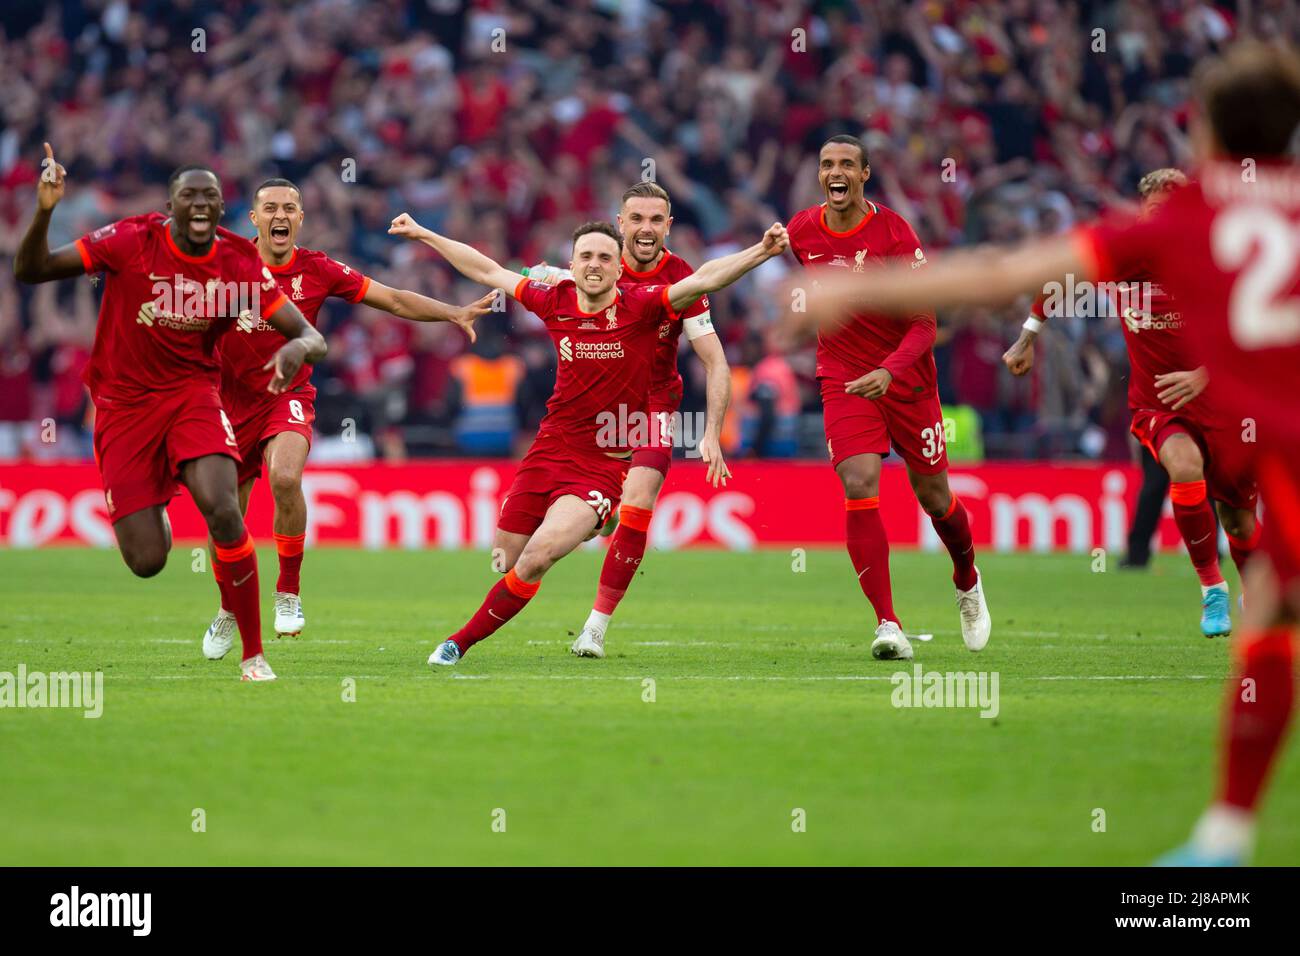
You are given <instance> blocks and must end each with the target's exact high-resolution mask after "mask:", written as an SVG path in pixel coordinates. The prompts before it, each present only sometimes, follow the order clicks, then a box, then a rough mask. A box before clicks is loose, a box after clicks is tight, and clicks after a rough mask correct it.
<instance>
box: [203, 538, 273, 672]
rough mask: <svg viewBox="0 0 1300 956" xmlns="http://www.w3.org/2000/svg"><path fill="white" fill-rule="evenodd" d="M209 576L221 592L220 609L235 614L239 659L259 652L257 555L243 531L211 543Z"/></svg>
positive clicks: (260, 646) (260, 614)
mask: <svg viewBox="0 0 1300 956" xmlns="http://www.w3.org/2000/svg"><path fill="white" fill-rule="evenodd" d="M212 550H213V552H214V555H215V556H214V558H213V560H212V576H213V577H215V578H216V579H217V587H218V588H220V589H221V606H222V607H223V608H225V609H226V610H227V611H229V612H230V613H231V614H233V615H235V623H236V624H237V625H239V639H240V641H241V642H243V645H244V656H243V660H248V659H249V658H250V657H252V656H254V655H255V654H260V653H262V610H261V603H260V600H259V597H258V591H257V552H256V551H254V550H253V539H252V537H251V536H250V535H249V533H248V529H244V532H243V536H242V537H240V538H238V539H237V540H235V541H228V542H226V543H224V544H223V543H222V542H220V541H214V542H213V546H212Z"/></svg>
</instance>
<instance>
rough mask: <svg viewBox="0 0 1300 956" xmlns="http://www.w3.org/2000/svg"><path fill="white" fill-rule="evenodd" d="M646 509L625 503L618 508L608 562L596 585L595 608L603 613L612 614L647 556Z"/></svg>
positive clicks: (647, 524)
mask: <svg viewBox="0 0 1300 956" xmlns="http://www.w3.org/2000/svg"><path fill="white" fill-rule="evenodd" d="M651 514H653V512H652V511H649V510H648V509H646V508H634V507H632V506H631V505H623V507H621V508H619V509H618V527H617V528H615V529H614V536H613V537H612V538H610V540H609V550H608V551H606V552H605V563H604V564H602V565H601V566H600V584H599V586H597V588H596V603H595V604H593V605H592V609H593V610H595V611H598V612H599V613H601V614H613V613H614V609H615V608H616V607H618V602H619V601H621V600H623V595H624V594H626V593H627V588H628V585H630V584H631V583H632V578H633V577H635V576H636V569H637V568H639V567H640V566H641V558H642V557H644V556H645V544H646V531H647V530H648V529H649V527H650V516H651Z"/></svg>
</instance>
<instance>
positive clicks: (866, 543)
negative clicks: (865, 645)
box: [844, 496, 901, 626]
mask: <svg viewBox="0 0 1300 956" xmlns="http://www.w3.org/2000/svg"><path fill="white" fill-rule="evenodd" d="M844 509H845V510H844V514H845V525H846V533H845V544H846V545H847V546H848V549H849V559H850V560H851V561H852V562H853V570H854V571H856V572H858V585H859V586H860V587H861V588H862V593H863V594H865V595H866V596H867V600H868V601H870V602H871V606H872V608H874V609H875V612H876V618H877V619H879V620H882V621H893V622H894V623H895V624H898V623H899V621H898V615H897V614H895V613H894V594H893V589H892V587H891V585H890V582H889V541H888V539H886V537H885V525H884V523H883V522H882V521H881V520H880V497H879V496H876V497H873V498H846V499H845V500H844ZM900 626H901V625H900Z"/></svg>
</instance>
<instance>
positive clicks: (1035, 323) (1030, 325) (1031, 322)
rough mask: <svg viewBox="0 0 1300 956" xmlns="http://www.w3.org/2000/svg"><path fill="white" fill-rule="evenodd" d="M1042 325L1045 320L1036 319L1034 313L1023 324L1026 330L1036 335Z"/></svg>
mask: <svg viewBox="0 0 1300 956" xmlns="http://www.w3.org/2000/svg"><path fill="white" fill-rule="evenodd" d="M1042 327H1043V320H1042V319H1036V318H1034V317H1033V316H1032V315H1031V316H1030V317H1029V318H1027V319H1025V324H1024V326H1023V328H1024V330H1025V331H1026V332H1033V333H1034V334H1035V335H1037V334H1038V330H1039V329H1041V328H1042Z"/></svg>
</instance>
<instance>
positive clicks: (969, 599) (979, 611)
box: [957, 568, 993, 651]
mask: <svg viewBox="0 0 1300 956" xmlns="http://www.w3.org/2000/svg"><path fill="white" fill-rule="evenodd" d="M957 612H958V613H959V614H960V615H961V639H962V640H963V641H965V642H966V647H967V649H969V650H972V651H982V650H983V649H984V645H985V644H987V643H988V642H989V632H991V631H992V630H993V619H992V618H991V617H989V606H988V604H987V603H986V602H985V601H984V583H983V581H982V580H981V579H980V569H979V568H976V569H975V586H974V587H973V588H971V589H970V590H969V591H958V592H957Z"/></svg>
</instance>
